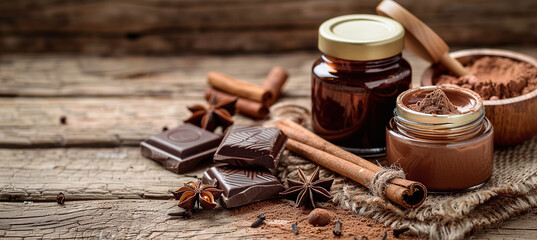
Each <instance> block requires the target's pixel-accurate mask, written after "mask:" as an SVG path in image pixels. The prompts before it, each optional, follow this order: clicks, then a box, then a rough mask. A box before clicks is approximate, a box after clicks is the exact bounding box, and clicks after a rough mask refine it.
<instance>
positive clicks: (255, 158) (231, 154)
mask: <svg viewBox="0 0 537 240" xmlns="http://www.w3.org/2000/svg"><path fill="white" fill-rule="evenodd" d="M286 142H287V136H285V134H283V132H282V131H280V130H279V129H276V128H264V127H259V126H252V127H245V126H233V127H232V128H231V129H229V131H228V132H227V133H226V135H225V136H224V140H222V143H221V144H220V146H219V147H218V150H217V151H216V154H215V155H214V161H215V162H224V163H229V164H230V165H233V166H240V167H246V166H248V167H263V168H268V169H275V168H276V167H277V166H278V162H279V160H280V156H281V154H282V152H283V150H284V148H285V143H286Z"/></svg>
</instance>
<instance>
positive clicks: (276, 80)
mask: <svg viewBox="0 0 537 240" xmlns="http://www.w3.org/2000/svg"><path fill="white" fill-rule="evenodd" d="M287 76H288V74H287V72H286V71H285V70H284V69H283V68H281V67H274V68H272V70H271V71H270V72H269V74H268V75H267V78H266V79H265V81H264V82H263V86H258V85H255V84H252V83H249V82H245V81H240V80H237V79H234V78H232V77H229V76H226V75H224V74H222V73H219V72H209V73H208V74H207V80H208V83H209V85H211V87H210V88H208V89H207V90H206V91H205V99H207V101H209V99H210V98H211V96H214V97H215V98H216V101H220V99H222V98H228V97H234V96H236V97H238V98H239V99H238V100H237V104H236V105H235V107H236V108H237V110H238V111H239V112H240V113H242V114H244V115H247V116H249V117H252V118H256V119H259V118H263V117H265V116H266V115H267V114H268V113H269V107H270V106H271V105H272V104H274V102H276V100H277V99H278V97H279V96H280V93H281V89H282V86H283V85H284V83H285V81H286V80H287Z"/></svg>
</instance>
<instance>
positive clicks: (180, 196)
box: [173, 180, 223, 210]
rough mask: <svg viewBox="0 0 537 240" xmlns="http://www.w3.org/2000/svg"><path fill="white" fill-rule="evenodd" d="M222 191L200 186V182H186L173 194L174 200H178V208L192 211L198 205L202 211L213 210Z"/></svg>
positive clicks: (212, 187) (208, 186)
mask: <svg viewBox="0 0 537 240" xmlns="http://www.w3.org/2000/svg"><path fill="white" fill-rule="evenodd" d="M222 192H223V191H222V190H220V189H218V188H216V187H215V186H213V185H204V186H202V185H201V181H200V180H198V181H197V182H188V183H185V186H184V187H182V188H179V190H177V191H175V192H173V196H174V197H175V199H177V200H179V204H178V206H179V207H182V208H186V209H193V208H194V207H195V206H196V203H198V207H199V206H200V205H201V207H202V208H203V209H206V210H208V209H213V208H214V207H216V200H217V199H218V198H219V197H220V195H221V194H222Z"/></svg>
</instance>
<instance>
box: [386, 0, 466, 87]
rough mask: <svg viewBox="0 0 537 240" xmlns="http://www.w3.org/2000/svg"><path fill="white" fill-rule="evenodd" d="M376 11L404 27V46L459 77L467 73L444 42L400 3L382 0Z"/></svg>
mask: <svg viewBox="0 0 537 240" xmlns="http://www.w3.org/2000/svg"><path fill="white" fill-rule="evenodd" d="M377 13H378V14H379V15H383V16H386V17H390V18H393V19H394V20H396V21H398V22H399V23H401V24H402V25H403V26H404V27H405V29H406V30H407V32H406V34H405V46H406V47H407V48H409V49H410V50H411V51H412V52H414V53H415V54H416V55H418V56H420V57H421V58H423V59H425V60H427V61H429V62H431V63H437V62H440V63H442V64H443V65H444V66H446V67H447V68H448V69H449V70H450V71H451V72H453V73H455V74H456V75H457V76H459V77H461V76H465V75H469V72H468V71H467V70H466V69H465V68H464V67H463V66H462V64H461V63H460V62H459V61H457V60H456V59H454V58H452V57H451V56H450V55H449V47H448V45H447V44H446V42H444V40H442V38H440V37H439V36H438V35H437V34H436V33H435V32H434V31H433V30H431V28H429V27H428V26H427V25H425V23H423V22H422V21H421V20H419V19H418V18H417V17H416V16H414V15H413V14H412V13H410V12H409V11H408V10H406V9H405V8H403V7H402V6H401V5H399V4H398V3H396V2H394V1H392V0H384V1H382V2H381V3H380V4H379V5H378V6H377Z"/></svg>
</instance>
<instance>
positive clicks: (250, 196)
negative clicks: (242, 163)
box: [203, 166, 285, 208]
mask: <svg viewBox="0 0 537 240" xmlns="http://www.w3.org/2000/svg"><path fill="white" fill-rule="evenodd" d="M215 181H216V184H217V187H218V188H219V189H222V190H223V191H224V192H223V193H222V196H221V197H220V199H221V204H222V206H223V207H225V208H233V207H238V206H242V205H246V204H250V203H253V202H257V201H263V200H267V199H270V198H274V197H277V196H279V193H280V192H281V191H283V190H285V188H284V187H283V185H282V184H281V183H280V181H278V179H277V178H276V177H275V176H274V175H272V173H271V172H269V171H265V170H261V169H244V168H237V167H233V166H223V167H212V168H210V169H209V170H207V171H206V172H205V173H204V174H203V182H204V183H206V184H212V183H214V182H215Z"/></svg>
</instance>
